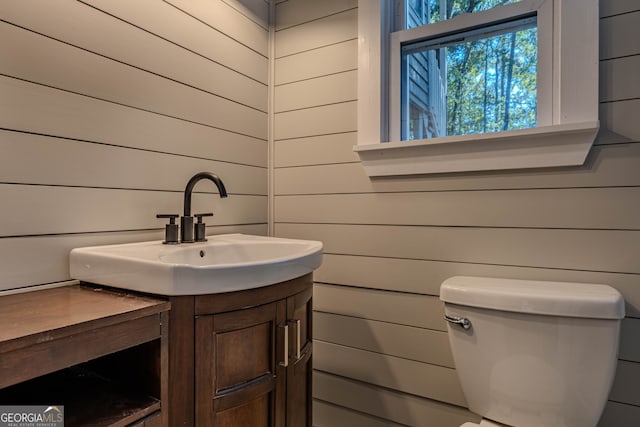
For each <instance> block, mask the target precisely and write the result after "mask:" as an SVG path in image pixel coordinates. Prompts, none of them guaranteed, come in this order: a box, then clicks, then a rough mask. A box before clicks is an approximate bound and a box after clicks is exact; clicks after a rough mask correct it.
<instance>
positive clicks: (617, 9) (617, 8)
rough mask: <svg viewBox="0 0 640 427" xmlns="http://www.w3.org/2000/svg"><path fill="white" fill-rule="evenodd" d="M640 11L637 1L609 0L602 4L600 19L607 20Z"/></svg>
mask: <svg viewBox="0 0 640 427" xmlns="http://www.w3.org/2000/svg"><path fill="white" fill-rule="evenodd" d="M637 10H640V6H639V5H638V2H637V1H636V0H609V1H601V2H600V17H601V18H606V17H608V16H612V15H619V14H621V13H628V12H635V11H637Z"/></svg>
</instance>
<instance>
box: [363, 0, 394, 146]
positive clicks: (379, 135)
mask: <svg viewBox="0 0 640 427" xmlns="http://www.w3.org/2000/svg"><path fill="white" fill-rule="evenodd" d="M388 6H389V1H388V0H379V1H376V0H374V1H372V0H360V1H359V2H358V144H371V143H380V142H381V141H386V140H387V135H386V131H385V128H386V126H385V125H384V121H386V120H384V121H383V120H382V117H384V116H383V114H384V111H385V110H384V109H383V105H384V104H386V99H383V93H385V92H386V90H385V91H383V90H382V86H383V84H384V83H385V80H386V79H384V78H383V75H382V71H383V70H384V68H385V67H382V66H381V65H382V64H381V60H382V58H381V55H382V54H383V53H384V51H383V49H382V46H383V40H382V38H383V37H382V32H383V31H384V28H383V22H382V18H383V17H384V16H385V10H386V8H387V7H388ZM381 29H382V30H381Z"/></svg>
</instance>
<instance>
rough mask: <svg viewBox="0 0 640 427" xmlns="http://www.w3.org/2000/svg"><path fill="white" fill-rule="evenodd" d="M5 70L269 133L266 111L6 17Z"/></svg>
mask: <svg viewBox="0 0 640 427" xmlns="http://www.w3.org/2000/svg"><path fill="white" fill-rule="evenodd" d="M24 52H29V53H30V55H24ZM0 73H2V74H7V75H10V76H16V77H19V78H21V79H24V80H29V81H33V82H37V83H41V84H44V85H48V86H53V87H56V88H59V89H64V90H67V91H71V92H76V93H82V94H85V95H89V96H92V97H96V98H100V99H103V100H107V101H110V102H114V103H120V104H124V105H128V106H131V107H135V108H139V109H142V110H150V111H153V112H156V113H158V114H164V115H168V116H172V117H177V118H181V119H183V120H189V121H194V122H197V123H201V124H205V125H209V126H213V127H217V128H221V129H224V130H229V131H233V132H236V133H240V134H244V135H249V136H253V137H256V138H265V137H266V131H267V115H266V113H265V112H263V111H259V110H256V109H254V108H252V107H249V106H245V105H243V104H240V103H238V102H234V101H231V100H229V99H226V98H224V97H221V96H216V95H212V94H210V93H207V92H203V91H201V90H198V89H195V88H193V87H190V86H187V85H184V84H181V83H178V82H175V81H173V80H169V79H166V78H163V77H160V76H158V75H156V74H152V73H149V72H147V71H142V70H141V69H138V68H134V67H131V66H129V65H125V64H123V63H120V62H116V61H114V60H111V59H107V58H105V57H102V56H97V55H95V54H92V53H90V52H87V51H85V50H82V49H79V48H76V47H73V46H70V45H68V44H65V43H62V42H59V41H56V40H53V39H51V38H48V37H45V36H42V35H39V34H36V33H34V32H31V31H28V30H25V29H23V28H19V27H16V26H13V25H10V24H6V23H0Z"/></svg>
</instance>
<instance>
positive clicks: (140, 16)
mask: <svg viewBox="0 0 640 427" xmlns="http://www.w3.org/2000/svg"><path fill="white" fill-rule="evenodd" d="M91 3H93V4H95V5H96V6H97V7H100V8H101V10H104V11H105V12H107V13H110V14H112V15H114V16H117V17H118V18H120V19H114V18H113V16H111V15H108V14H107V13H103V12H102V11H101V10H99V9H95V8H94V7H90V6H88V5H86V4H83V3H80V2H77V1H71V0H61V1H60V2H56V3H51V2H40V3H39V5H40V6H39V11H40V13H37V14H34V13H29V12H28V11H27V10H25V8H20V7H15V6H14V7H10V5H11V3H10V2H9V3H5V7H4V8H2V9H0V10H1V12H2V13H3V18H4V19H6V20H7V21H9V22H11V23H14V24H16V25H20V26H22V27H25V28H28V29H30V30H32V31H35V32H38V33H41V34H47V35H48V36H49V37H54V38H56V39H58V40H64V41H65V42H67V43H70V44H73V45H75V46H78V47H81V48H82V49H87V50H89V51H91V52H96V53H98V54H100V55H104V56H106V57H108V58H112V59H114V60H117V61H121V62H123V63H125V64H130V65H132V66H134V67H138V68H140V69H143V70H148V71H151V72H153V73H154V74H158V75H161V76H165V77H167V78H169V79H172V80H175V81H177V82H181V83H184V84H187V85H190V86H193V87H196V88H199V89H201V90H205V91H208V92H210V93H213V94H217V95H219V96H222V97H224V98H227V99H234V100H236V101H237V102H241V103H243V104H246V105H249V106H251V107H253V108H256V109H259V110H261V111H263V112H264V111H266V109H267V87H266V83H267V81H266V76H255V75H252V74H255V72H253V71H252V70H265V69H266V67H267V61H266V58H264V57H263V56H261V55H259V54H257V53H255V52H253V51H250V50H249V49H247V48H245V47H244V46H242V45H240V44H238V43H237V42H235V41H233V40H232V39H230V38H228V37H226V36H224V35H222V34H221V33H219V32H218V31H214V30H213V29H211V28H209V27H207V26H204V25H202V24H201V23H199V22H198V21H196V20H194V19H193V18H191V17H189V16H188V15H186V14H184V13H182V12H181V11H179V10H178V9H176V8H174V7H172V6H170V5H169V4H167V3H164V2H160V3H158V2H154V1H152V0H142V1H140V2H102V1H99V0H93V1H92V2H91ZM13 4H14V5H15V3H13ZM150 8H151V9H153V11H154V13H148V10H149V9H150ZM54 11H55V13H58V14H62V16H64V20H63V21H62V22H61V21H58V20H55V21H54V20H51V19H47V18H48V17H49V16H51V15H52V14H53V13H54ZM129 22H135V23H136V26H134V25H132V24H130V23H129ZM198 24H200V25H198ZM140 27H141V28H140ZM179 28H184V30H182V32H180V30H178V29H179ZM198 29H201V30H202V31H201V32H200V33H199V32H198V31H197V30H198ZM145 30H146V31H145ZM182 33H186V34H182ZM155 34H158V35H160V36H162V37H166V39H164V38H160V37H158V36H156V35H155ZM191 40H195V41H191ZM207 40H209V42H208V43H207V44H208V45H209V46H217V48H216V49H215V51H213V52H207V55H206V56H204V55H194V54H193V52H191V51H190V50H188V49H189V48H190V45H191V44H195V45H196V49H197V50H199V51H202V50H203V49H202V48H201V47H200V46H199V45H198V42H197V41H200V42H199V44H204V42H205V41H207ZM12 43H16V41H12ZM123 45H128V46H130V47H129V48H128V49H122V48H121V47H120V46H123ZM183 46H184V47H183ZM159 51H161V52H163V55H157V52H159ZM245 51H246V53H245V54H244V55H243V52H245ZM225 55H226V56H225ZM221 57H222V59H220V58H221ZM227 57H228V58H227ZM210 58H217V59H218V61H217V62H216V61H212V60H211V59H210ZM232 58H233V59H232ZM236 58H237V59H236ZM212 77H214V78H212ZM249 77H250V78H249ZM258 78H261V79H262V80H258Z"/></svg>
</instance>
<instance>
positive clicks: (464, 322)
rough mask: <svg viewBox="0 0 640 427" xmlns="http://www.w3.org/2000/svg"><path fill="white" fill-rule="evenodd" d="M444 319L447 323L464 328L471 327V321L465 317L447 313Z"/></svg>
mask: <svg viewBox="0 0 640 427" xmlns="http://www.w3.org/2000/svg"><path fill="white" fill-rule="evenodd" d="M444 320H446V321H447V322H449V323H453V324H454V325H460V326H462V327H463V328H464V329H469V328H470V327H471V321H470V320H469V319H467V318H465V317H458V316H449V315H448V314H445V315H444Z"/></svg>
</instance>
